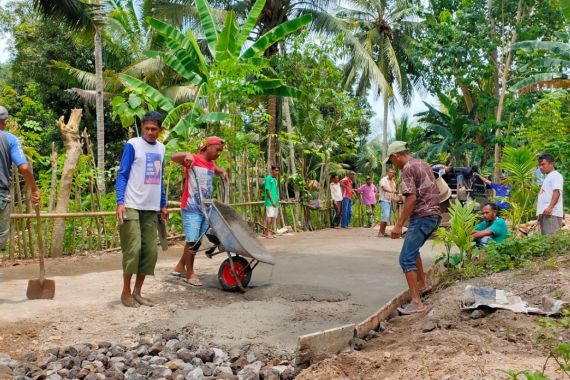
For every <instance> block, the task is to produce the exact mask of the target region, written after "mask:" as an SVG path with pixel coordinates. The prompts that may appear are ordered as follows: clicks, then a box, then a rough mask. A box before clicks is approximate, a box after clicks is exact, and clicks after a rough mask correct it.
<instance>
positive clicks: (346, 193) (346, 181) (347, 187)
mask: <svg viewBox="0 0 570 380" xmlns="http://www.w3.org/2000/svg"><path fill="white" fill-rule="evenodd" d="M340 188H341V189H342V197H343V198H348V199H352V194H353V193H354V189H353V188H352V180H351V179H350V178H348V177H344V178H343V179H341V180H340Z"/></svg>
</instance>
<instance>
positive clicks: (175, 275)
mask: <svg viewBox="0 0 570 380" xmlns="http://www.w3.org/2000/svg"><path fill="white" fill-rule="evenodd" d="M170 275H171V276H174V277H184V276H185V275H186V273H183V272H176V271H172V272H170Z"/></svg>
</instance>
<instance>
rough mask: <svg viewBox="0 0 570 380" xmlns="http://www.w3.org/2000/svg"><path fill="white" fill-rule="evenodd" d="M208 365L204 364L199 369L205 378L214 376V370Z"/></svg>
mask: <svg viewBox="0 0 570 380" xmlns="http://www.w3.org/2000/svg"><path fill="white" fill-rule="evenodd" d="M208 364H211V363H208ZM208 364H204V365H203V366H202V367H200V368H201V369H202V373H203V374H204V376H206V377H208V376H212V375H213V374H214V369H213V368H212V367H210V366H209V365H208Z"/></svg>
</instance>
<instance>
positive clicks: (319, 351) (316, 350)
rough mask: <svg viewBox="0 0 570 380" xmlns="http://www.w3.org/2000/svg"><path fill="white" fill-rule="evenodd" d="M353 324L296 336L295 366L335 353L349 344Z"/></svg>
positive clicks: (352, 333) (353, 327) (353, 329)
mask: <svg viewBox="0 0 570 380" xmlns="http://www.w3.org/2000/svg"><path fill="white" fill-rule="evenodd" d="M354 331H355V325H354V324H353V323H352V324H348V325H344V326H340V327H335V328H332V329H328V330H323V331H317V332H314V333H311V334H307V335H302V336H300V337H299V338H297V354H296V360H295V364H296V365H297V366H299V365H303V364H310V363H312V362H314V361H318V360H319V359H322V358H324V357H327V356H330V355H336V354H338V353H339V352H341V351H342V350H344V349H345V348H346V347H348V346H349V344H350V341H351V340H352V338H354Z"/></svg>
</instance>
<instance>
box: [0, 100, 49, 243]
mask: <svg viewBox="0 0 570 380" xmlns="http://www.w3.org/2000/svg"><path fill="white" fill-rule="evenodd" d="M7 124H8V110H7V109H6V108H4V107H2V106H0V252H4V251H5V250H6V243H7V241H8V236H9V235H10V186H11V185H12V164H14V165H16V167H17V168H18V170H19V171H20V173H21V174H22V176H23V177H24V180H25V181H26V185H28V187H29V188H30V190H31V194H30V200H31V201H32V203H33V204H34V206H36V207H37V206H38V205H39V204H40V191H39V189H38V186H37V185H36V181H35V180H34V175H33V173H32V168H31V167H30V165H29V164H28V161H27V160H26V156H24V152H23V151H22V144H21V143H20V140H18V138H17V137H16V136H14V135H13V134H11V133H9V132H6V131H4V128H6V125H7Z"/></svg>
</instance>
